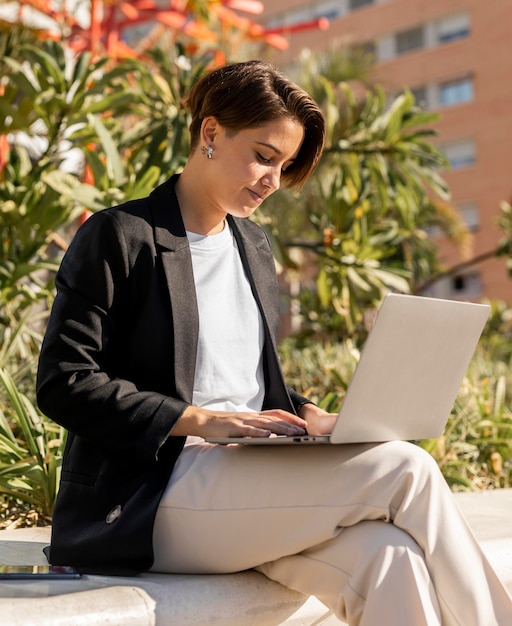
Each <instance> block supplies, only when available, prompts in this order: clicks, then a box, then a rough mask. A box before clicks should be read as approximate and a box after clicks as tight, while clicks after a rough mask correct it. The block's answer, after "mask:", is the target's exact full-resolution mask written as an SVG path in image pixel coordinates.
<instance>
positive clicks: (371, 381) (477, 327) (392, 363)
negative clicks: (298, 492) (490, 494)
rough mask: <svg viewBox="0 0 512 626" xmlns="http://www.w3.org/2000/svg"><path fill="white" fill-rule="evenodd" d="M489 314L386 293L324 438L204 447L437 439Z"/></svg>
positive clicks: (246, 440) (482, 308)
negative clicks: (335, 416)
mask: <svg viewBox="0 0 512 626" xmlns="http://www.w3.org/2000/svg"><path fill="white" fill-rule="evenodd" d="M489 311H490V307H489V306H488V305H486V304H473V303H469V302H458V301H453V300H441V299H437V298H427V297H422V296H409V295H401V294H388V295H387V296H386V297H385V298H384V301H383V302H382V305H381V306H380V308H379V311H378V313H377V316H376V319H375V322H374V324H373V327H372V329H371V332H370V334H369V336H368V338H367V340H366V342H365V345H364V348H363V350H362V352H361V356H360V359H359V362H358V364H357V367H356V369H355V372H354V374H353V376H352V378H351V380H350V384H349V387H348V389H347V392H346V394H345V397H344V399H343V402H342V405H341V408H340V411H339V413H338V417H337V419H336V423H335V425H334V428H333V431H332V433H331V434H330V435H322V436H318V435H302V436H291V437H290V436H281V435H279V436H273V437H227V438H210V439H207V441H209V442H211V443H221V444H233V443H242V444H245V445H267V446H268V445H283V444H286V445H289V444H319V443H328V444H339V443H365V442H382V441H391V440H395V439H399V440H419V439H432V438H436V437H439V436H440V435H441V434H442V433H443V430H444V428H445V426H446V422H447V420H448V417H449V415H450V412H451V410H452V407H453V404H454V401H455V398H456V396H457V393H458V390H459V388H460V385H461V382H462V379H463V378H464V375H465V373H466V370H467V368H468V365H469V362H470V360H471V357H472V355H473V352H474V350H475V347H476V345H477V343H478V340H479V338H480V335H481V333H482V330H483V328H484V326H485V322H486V320H487V318H488V316H489Z"/></svg>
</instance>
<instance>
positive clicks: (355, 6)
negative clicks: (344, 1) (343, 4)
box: [348, 0, 374, 11]
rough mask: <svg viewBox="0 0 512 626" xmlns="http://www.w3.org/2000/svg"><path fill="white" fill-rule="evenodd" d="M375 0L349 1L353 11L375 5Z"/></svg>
mask: <svg viewBox="0 0 512 626" xmlns="http://www.w3.org/2000/svg"><path fill="white" fill-rule="evenodd" d="M373 3H374V0H349V3H348V6H349V9H350V10H351V11H355V10H356V9H360V8H361V7H365V6H367V5H368V4H373Z"/></svg>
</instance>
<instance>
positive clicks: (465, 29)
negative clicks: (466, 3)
mask: <svg viewBox="0 0 512 626" xmlns="http://www.w3.org/2000/svg"><path fill="white" fill-rule="evenodd" d="M436 31H437V41H438V43H449V42H451V41H456V40H457V39H463V38H465V37H468V36H469V15H468V14H467V13H459V14H457V15H450V16H449V17H445V18H443V19H442V20H439V22H437V24H436Z"/></svg>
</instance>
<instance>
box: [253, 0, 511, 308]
mask: <svg viewBox="0 0 512 626" xmlns="http://www.w3.org/2000/svg"><path fill="white" fill-rule="evenodd" d="M322 17H325V18H328V19H329V22H330V27H329V31H328V37H326V34H325V33H321V32H320V31H318V30H311V31H299V32H297V31H295V30H294V25H295V24H296V23H299V22H304V21H307V20H312V19H320V18H322ZM259 19H260V21H261V23H262V24H263V25H264V27H265V28H266V29H273V28H280V29H281V31H280V32H281V34H282V35H283V36H284V37H286V39H287V40H288V47H287V48H286V49H285V50H282V51H277V50H276V51H273V52H272V53H271V56H272V57H273V59H274V60H275V61H276V62H278V63H279V64H280V65H286V64H288V63H293V62H295V61H296V60H297V57H298V54H299V52H300V50H301V49H302V48H310V49H311V50H313V51H321V50H324V49H326V48H327V45H332V44H333V43H335V42H338V43H339V44H340V45H352V46H359V47H361V48H362V49H364V50H367V51H369V52H371V53H372V54H373V57H374V65H373V67H372V68H371V73H370V78H372V79H374V80H375V81H376V82H378V83H379V84H381V85H382V86H383V87H384V89H385V90H386V91H387V92H388V93H389V94H390V95H394V94H397V93H399V92H400V91H401V90H402V89H403V88H404V87H407V88H409V89H411V90H412V91H413V93H414V94H415V96H416V99H417V102H418V103H419V104H421V105H422V106H423V107H424V108H425V109H427V110H429V111H436V112H438V113H439V115H440V119H439V121H438V122H437V123H436V129H437V131H438V133H439V136H438V140H437V141H438V143H439V145H440V147H441V148H442V149H443V150H444V152H445V153H446V155H447V157H448V158H449V160H450V162H451V168H450V170H448V171H446V172H445V173H443V174H444V177H445V179H446V180H447V182H448V184H449V186H450V189H451V191H452V198H453V203H454V204H455V206H456V207H457V208H458V209H459V210H460V212H461V214H462V216H463V217H464V219H465V221H466V223H467V225H468V227H469V229H470V230H471V231H472V232H473V234H474V243H473V250H472V256H475V257H477V256H481V255H482V256H483V255H485V253H486V252H488V251H492V250H494V249H495V248H496V246H497V245H498V242H499V240H500V238H501V237H502V233H501V232H500V231H499V229H498V228H497V226H496V219H497V217H498V215H499V205H500V202H502V201H510V200H512V37H511V36H510V24H511V23H512V3H511V2H510V0H492V2H482V1H481V0H429V1H428V2H425V1H424V0H317V1H315V2H305V1H304V0H272V2H267V3H265V11H264V12H263V14H262V15H261V17H260V18H259ZM431 236H435V237H436V241H437V242H438V245H439V249H440V255H441V260H442V262H443V264H444V265H445V267H447V268H450V267H454V266H456V265H458V264H459V263H460V262H461V261H462V260H463V259H461V257H460V255H459V253H458V252H457V251H456V250H455V249H454V248H453V246H451V245H449V244H448V243H447V242H446V241H444V240H443V239H442V238H440V237H439V236H438V235H437V236H436V234H435V233H432V234H431ZM429 293H432V295H437V296H442V297H454V298H461V299H472V300H478V299H481V298H483V297H488V298H493V299H502V300H504V301H506V302H507V303H508V304H512V283H511V280H510V278H509V277H508V275H507V271H506V267H505V261H504V260H501V259H490V260H487V261H485V262H482V263H479V264H476V265H473V266H469V267H466V268H464V269H461V271H458V272H456V273H454V274H453V275H450V276H449V277H448V278H447V279H446V280H444V281H441V282H439V283H437V284H436V285H435V286H434V287H432V288H431V290H430V292H429Z"/></svg>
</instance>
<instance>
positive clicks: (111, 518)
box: [105, 504, 123, 524]
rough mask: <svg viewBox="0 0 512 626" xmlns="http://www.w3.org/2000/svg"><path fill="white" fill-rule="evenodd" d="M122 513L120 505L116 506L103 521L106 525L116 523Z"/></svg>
mask: <svg viewBox="0 0 512 626" xmlns="http://www.w3.org/2000/svg"><path fill="white" fill-rule="evenodd" d="M122 512H123V509H122V507H121V505H120V504H118V505H117V506H115V507H114V508H113V509H112V510H111V511H110V513H109V514H108V515H107V517H106V519H105V521H106V522H107V524H113V523H114V522H117V520H118V519H119V518H120V517H121V513H122Z"/></svg>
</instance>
